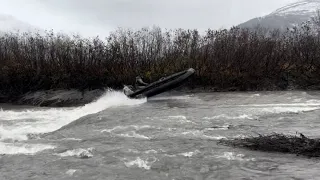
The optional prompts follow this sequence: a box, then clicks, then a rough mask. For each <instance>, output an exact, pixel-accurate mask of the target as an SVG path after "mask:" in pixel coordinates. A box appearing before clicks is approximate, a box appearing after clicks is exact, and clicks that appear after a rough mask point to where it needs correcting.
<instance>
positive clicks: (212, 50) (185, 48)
mask: <svg viewBox="0 0 320 180" xmlns="http://www.w3.org/2000/svg"><path fill="white" fill-rule="evenodd" d="M189 67H192V68H194V69H195V70H196V75H195V76H193V78H192V79H191V82H190V83H188V86H190V87H215V88H217V89H219V90H230V89H234V90H277V89H286V88H288V87H294V88H302V89H306V88H310V87H313V88H316V87H317V85H320V36H318V35H317V33H314V28H313V25H312V24H310V23H305V24H304V25H302V26H301V27H299V28H295V29H288V30H287V31H280V30H267V29H264V28H259V27H257V28H254V29H242V28H238V27H233V28H231V29H228V30H227V29H222V30H208V31H206V33H204V34H200V33H199V32H198V31H197V30H183V29H176V30H166V31H163V30H161V29H160V28H158V27H154V28H150V29H147V28H145V29H141V30H137V31H131V30H127V29H126V30H123V29H118V30H117V31H115V32H113V33H112V34H110V35H109V37H107V38H106V39H100V38H99V37H97V38H92V39H91V38H82V37H80V36H67V35H63V34H54V33H53V32H47V34H46V35H40V34H28V33H20V34H18V33H17V34H14V33H10V34H4V35H3V36H0V92H2V94H11V95H21V94H23V93H26V92H29V91H36V90H46V89H70V88H75V89H80V90H84V89H95V88H101V87H111V88H122V87H123V84H132V83H134V80H135V76H137V75H141V76H142V77H143V78H144V79H145V81H154V80H157V79H158V78H160V77H162V76H164V75H169V74H171V73H174V72H177V71H181V70H184V69H186V68H189Z"/></svg>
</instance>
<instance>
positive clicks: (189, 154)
mask: <svg viewBox="0 0 320 180" xmlns="http://www.w3.org/2000/svg"><path fill="white" fill-rule="evenodd" d="M199 153H200V151H199V150H195V151H191V152H185V153H180V154H179V155H182V156H185V157H192V156H194V155H196V154H199Z"/></svg>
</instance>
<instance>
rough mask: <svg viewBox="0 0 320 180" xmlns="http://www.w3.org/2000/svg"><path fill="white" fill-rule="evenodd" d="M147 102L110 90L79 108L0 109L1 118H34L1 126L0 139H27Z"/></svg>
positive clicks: (8, 119)
mask: <svg viewBox="0 0 320 180" xmlns="http://www.w3.org/2000/svg"><path fill="white" fill-rule="evenodd" d="M144 102H146V99H129V98H128V97H127V96H125V95H124V94H123V93H122V92H117V91H108V92H106V93H105V94H104V95H103V96H102V97H101V98H99V99H98V100H96V101H94V102H92V103H89V104H86V105H84V106H82V107H78V108H51V109H46V110H25V111H11V110H7V111H3V110H1V111H0V120H7V121H10V120H15V121H16V120H23V119H34V120H36V121H34V122H24V123H23V124H22V125H19V121H17V123H14V124H13V125H2V126H0V139H2V140H3V139H12V140H26V139H27V134H30V133H33V134H34V133H47V132H52V131H55V130H57V129H59V128H61V127H63V126H65V125H67V124H69V123H71V122H72V121H75V120H77V119H79V118H81V117H83V116H86V115H89V114H94V113H98V112H100V111H102V110H104V109H107V108H111V107H117V106H132V105H139V104H142V103H144Z"/></svg>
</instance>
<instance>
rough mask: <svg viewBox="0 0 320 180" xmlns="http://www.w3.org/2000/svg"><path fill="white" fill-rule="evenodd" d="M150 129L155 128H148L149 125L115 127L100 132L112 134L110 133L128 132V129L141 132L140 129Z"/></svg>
mask: <svg viewBox="0 0 320 180" xmlns="http://www.w3.org/2000/svg"><path fill="white" fill-rule="evenodd" d="M151 128H155V127H152V126H149V125H141V126H138V125H129V126H116V127H113V128H111V129H104V130H102V131H101V132H102V133H104V132H108V133H112V132H117V131H124V130H128V129H134V130H141V129H151Z"/></svg>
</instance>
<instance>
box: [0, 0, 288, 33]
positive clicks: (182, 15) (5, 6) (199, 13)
mask: <svg viewBox="0 0 320 180" xmlns="http://www.w3.org/2000/svg"><path fill="white" fill-rule="evenodd" d="M292 1H293V0H241V1H239V0H197V1H195V0H161V1H159V0H90V1H88V0H10V1H8V0H0V4H1V6H0V14H8V15H10V16H13V17H14V18H16V19H18V20H19V21H22V22H24V23H27V24H30V25H32V26H35V27H39V28H42V29H46V30H47V29H53V30H54V31H55V32H57V31H64V32H74V33H76V32H78V33H81V34H83V35H90V36H95V35H101V36H106V35H108V34H109V32H110V31H113V30H115V29H117V28H118V27H123V28H134V29H140V28H142V27H150V26H153V25H155V26H159V27H161V28H163V29H164V28H166V29H175V28H183V29H198V30H200V31H204V30H207V29H208V28H210V29H219V28H229V27H231V26H233V25H237V24H239V23H241V22H245V21H247V20H248V19H251V18H254V17H258V16H263V15H266V14H268V13H270V12H272V11H273V10H274V9H277V8H279V7H282V6H284V5H286V4H288V3H289V2H292ZM9 24H10V23H9ZM22 26H24V25H22ZM0 29H1V27H0Z"/></svg>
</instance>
